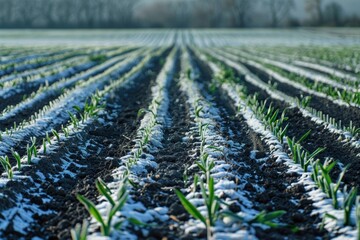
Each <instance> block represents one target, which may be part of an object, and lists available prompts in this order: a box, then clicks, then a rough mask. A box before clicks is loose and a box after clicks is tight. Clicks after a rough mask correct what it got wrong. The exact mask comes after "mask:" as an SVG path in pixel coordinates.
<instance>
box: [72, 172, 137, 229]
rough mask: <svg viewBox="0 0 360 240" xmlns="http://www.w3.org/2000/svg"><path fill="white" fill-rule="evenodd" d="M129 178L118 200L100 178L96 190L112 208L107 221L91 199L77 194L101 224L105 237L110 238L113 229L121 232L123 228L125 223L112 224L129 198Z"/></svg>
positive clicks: (122, 182) (122, 183) (109, 210)
mask: <svg viewBox="0 0 360 240" xmlns="http://www.w3.org/2000/svg"><path fill="white" fill-rule="evenodd" d="M127 182H128V180H127V178H124V179H123V180H122V181H121V183H120V186H119V189H118V192H117V195H116V199H114V198H113V197H112V196H111V194H112V192H111V190H110V189H109V188H108V187H107V186H106V184H105V182H104V181H102V180H101V179H100V178H98V179H97V180H96V183H95V184H96V188H97V189H98V191H99V192H100V194H101V195H103V196H104V197H105V199H106V200H107V201H108V202H109V203H110V207H109V209H108V212H107V216H106V218H105V219H103V217H102V216H101V214H100V212H99V210H98V209H97V208H96V206H95V204H94V203H93V202H91V201H90V200H89V199H87V198H85V197H84V196H82V195H80V194H77V195H76V197H77V199H78V200H79V201H80V202H81V203H82V204H83V205H84V206H85V208H86V209H87V210H88V211H89V213H90V215H91V216H93V217H94V218H95V220H96V221H97V222H98V223H99V224H100V228H101V233H102V235H103V236H109V235H110V234H111V231H112V228H114V229H115V230H119V229H120V227H121V226H122V224H123V222H124V221H125V220H123V221H118V222H116V223H114V224H113V223H112V220H113V217H114V216H115V214H116V213H117V212H118V211H120V210H121V209H122V207H123V206H124V205H125V203H126V201H127V197H128V192H127ZM127 220H128V221H130V222H132V223H137V222H139V221H138V220H136V219H133V218H128V219H127Z"/></svg>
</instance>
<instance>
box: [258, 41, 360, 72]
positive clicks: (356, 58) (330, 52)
mask: <svg viewBox="0 0 360 240" xmlns="http://www.w3.org/2000/svg"><path fill="white" fill-rule="evenodd" d="M259 50H261V51H264V49H263V48H262V49H259ZM274 50H275V51H274ZM358 50H359V49H356V48H354V47H334V46H332V47H319V46H316V47H312V46H306V47H304V46H302V47H300V48H299V47H284V46H282V47H280V48H279V47H277V48H274V47H271V48H268V49H266V51H269V52H271V53H276V54H278V53H282V54H286V55H288V56H290V57H292V58H293V59H294V60H297V59H299V58H301V59H304V60H307V61H308V60H311V61H313V62H316V63H319V64H325V65H330V66H333V65H335V67H337V68H340V69H346V70H348V69H349V67H350V68H351V69H352V71H354V72H356V69H357V67H358V65H359V63H360V54H359V51H358ZM330 63H331V64H330Z"/></svg>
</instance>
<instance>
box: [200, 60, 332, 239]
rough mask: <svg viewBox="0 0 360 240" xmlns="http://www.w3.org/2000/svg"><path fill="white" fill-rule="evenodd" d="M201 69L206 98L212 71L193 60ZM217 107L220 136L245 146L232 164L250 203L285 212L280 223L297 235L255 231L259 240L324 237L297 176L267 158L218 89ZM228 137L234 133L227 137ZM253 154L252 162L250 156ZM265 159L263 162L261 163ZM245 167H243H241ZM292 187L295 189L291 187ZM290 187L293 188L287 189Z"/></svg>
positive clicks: (258, 138)
mask: <svg viewBox="0 0 360 240" xmlns="http://www.w3.org/2000/svg"><path fill="white" fill-rule="evenodd" d="M196 63H197V64H198V66H200V69H201V76H202V77H201V78H200V79H202V80H203V81H202V82H203V83H204V84H205V86H206V88H205V89H204V94H205V95H206V94H208V92H209V89H210V88H211V87H210V86H211V79H212V75H211V70H210V69H209V68H208V67H207V66H206V64H205V63H204V62H202V61H201V60H199V59H196ZM211 96H213V97H214V98H213V99H214V101H215V103H216V105H217V106H218V107H219V109H220V110H221V117H222V119H223V120H224V122H223V125H222V126H223V131H222V132H223V135H224V137H225V138H227V139H229V140H232V141H234V142H237V143H239V144H240V145H242V146H244V147H243V150H242V152H240V153H239V154H238V156H237V159H238V160H239V162H235V163H233V164H232V165H233V168H234V169H236V171H237V172H238V173H239V174H240V175H249V177H248V178H247V180H248V184H247V185H246V186H245V189H244V190H245V191H247V192H248V194H249V199H251V200H252V202H253V203H254V205H255V208H256V209H257V210H259V211H262V210H266V211H275V210H285V211H286V212H287V213H286V214H285V215H284V216H283V217H282V219H281V221H283V222H286V223H287V224H290V225H293V226H297V227H298V228H299V230H300V231H299V232H297V233H293V232H292V231H291V230H290V229H286V228H281V229H267V230H264V229H261V228H256V233H257V236H258V237H259V238H261V239H265V238H266V239H282V238H286V237H289V238H292V239H295V238H296V239H309V238H310V239H313V238H316V237H325V236H326V232H322V231H320V230H319V229H317V228H316V224H318V223H320V222H321V219H320V218H319V217H318V216H312V215H311V213H312V211H313V207H312V202H311V201H309V200H307V198H306V197H305V194H306V191H305V189H304V187H303V186H302V185H301V184H296V183H298V182H299V177H300V176H299V175H298V174H296V173H293V174H289V173H286V169H287V166H285V165H284V164H283V163H279V162H277V161H276V158H275V157H273V156H271V155H269V153H270V149H269V147H268V146H267V145H266V143H264V141H263V140H262V139H261V136H259V135H258V134H257V133H255V132H254V131H253V130H252V129H250V128H249V126H248V125H247V123H246V121H245V120H244V119H243V118H242V117H241V116H239V115H237V113H236V107H235V105H234V104H233V101H232V100H231V99H230V97H229V96H228V95H227V93H226V92H224V91H223V90H221V88H219V89H216V91H215V92H212V94H211ZM229 133H234V134H231V135H229ZM254 153H255V158H254V157H253V156H252V155H253V154H254ZM264 159H265V162H264V161H263V160H264ZM244 164H245V165H244ZM254 185H258V186H261V187H263V188H264V189H265V192H258V191H256V189H255V188H254V187H253V186H254ZM292 185H294V186H292ZM290 186H292V187H290Z"/></svg>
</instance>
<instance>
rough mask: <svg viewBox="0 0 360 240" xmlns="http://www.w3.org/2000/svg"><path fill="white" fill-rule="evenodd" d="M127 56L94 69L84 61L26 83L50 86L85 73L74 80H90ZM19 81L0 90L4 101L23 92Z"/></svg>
mask: <svg viewBox="0 0 360 240" xmlns="http://www.w3.org/2000/svg"><path fill="white" fill-rule="evenodd" d="M120 52H122V51H120ZM133 53H134V52H133ZM129 54H130V55H131V53H129ZM129 54H126V55H129ZM117 55H118V54H117ZM126 55H124V56H123V55H122V56H119V57H114V58H113V59H110V60H109V61H108V62H107V63H105V64H102V65H99V66H96V67H94V66H95V65H96V62H94V61H83V62H85V63H83V64H80V65H76V66H73V67H70V68H66V69H65V70H63V71H58V72H57V73H50V74H51V75H49V76H45V77H44V76H42V75H41V74H40V75H35V76H32V77H31V79H30V80H27V81H26V86H39V85H45V86H48V85H51V84H53V83H54V82H57V81H59V80H60V79H62V78H67V77H69V76H71V75H75V74H76V73H79V72H83V71H84V72H83V73H81V74H82V75H80V76H74V77H73V78H72V79H77V80H79V79H80V78H82V77H84V78H85V77H87V78H88V77H91V76H93V75H95V74H97V73H99V72H101V71H103V69H106V68H108V67H110V66H112V65H114V64H115V63H116V62H117V61H119V59H122V58H124V57H126ZM115 56H116V54H115ZM85 60H87V59H85ZM104 65H105V66H104ZM106 65H107V66H106ZM92 67H94V68H92ZM20 79H22V78H20ZM17 81H18V78H17V79H16V80H14V81H11V82H7V85H8V84H10V86H11V87H7V88H3V89H2V90H0V96H1V97H2V98H3V99H5V98H9V97H11V96H13V95H15V94H17V93H19V92H22V91H23V89H24V83H22V82H20V83H17ZM64 81H66V80H64ZM75 81H76V80H75ZM60 87H62V86H60Z"/></svg>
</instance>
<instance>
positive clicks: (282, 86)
mask: <svg viewBox="0 0 360 240" xmlns="http://www.w3.org/2000/svg"><path fill="white" fill-rule="evenodd" d="M242 64H243V65H244V66H246V67H247V68H248V69H249V70H250V71H252V72H253V73H254V74H255V75H257V76H258V77H259V78H260V79H261V80H262V81H264V82H266V83H267V82H268V80H269V78H270V76H269V75H268V74H267V73H266V72H264V71H262V70H260V69H258V68H256V67H253V66H251V65H249V64H246V63H244V62H242ZM271 79H272V81H273V82H276V83H277V84H278V85H277V89H278V90H279V91H281V92H283V93H285V94H287V95H289V96H291V97H297V98H299V99H301V98H302V97H306V96H310V97H311V101H310V104H309V106H310V107H312V108H314V109H316V110H318V111H322V112H323V113H324V114H328V115H329V116H330V117H332V118H335V119H336V120H337V121H339V120H341V122H342V124H343V125H345V126H347V125H349V123H350V121H352V122H353V125H354V126H360V109H359V108H357V107H352V106H339V105H338V104H335V103H333V102H332V101H330V100H329V99H326V98H322V97H318V96H314V95H312V94H308V93H305V92H303V91H301V90H299V89H297V88H296V87H294V86H292V85H289V84H286V83H282V82H280V81H277V80H276V78H271ZM339 109H341V111H339Z"/></svg>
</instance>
